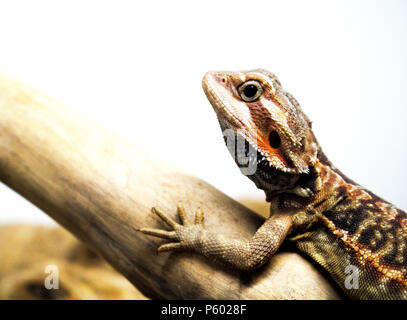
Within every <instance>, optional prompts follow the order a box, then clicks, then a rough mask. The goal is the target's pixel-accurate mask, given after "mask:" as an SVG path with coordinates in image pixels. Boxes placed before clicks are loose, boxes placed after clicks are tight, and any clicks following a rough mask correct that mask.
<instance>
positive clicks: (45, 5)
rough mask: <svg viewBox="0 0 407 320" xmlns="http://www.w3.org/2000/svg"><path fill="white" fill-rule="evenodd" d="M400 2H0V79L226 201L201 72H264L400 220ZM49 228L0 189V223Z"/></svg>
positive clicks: (232, 187) (243, 186)
mask: <svg viewBox="0 0 407 320" xmlns="http://www.w3.org/2000/svg"><path fill="white" fill-rule="evenodd" d="M406 17H407V1H389V0H386V1H370V0H369V1H270V0H269V1H252V0H250V1H249V0H246V1H220V0H217V1H209V0H205V1H199V2H198V1H175V0H171V1H140V2H138V1H127V2H126V1H108V2H106V1H26V2H21V1H3V2H1V4H0V68H2V69H4V70H6V71H7V72H8V73H10V74H12V75H14V76H15V77H17V78H19V79H21V80H23V81H25V82H27V83H29V84H30V85H32V86H34V87H36V88H38V89H40V90H42V91H43V92H45V93H47V94H48V95H50V96H52V97H55V98H56V99H57V100H59V101H61V102H63V103H65V104H67V105H69V106H71V107H72V108H75V109H76V110H78V111H79V112H81V113H82V114H84V115H85V116H86V117H88V118H90V119H92V120H95V121H97V122H99V123H101V124H102V125H104V126H105V127H107V128H109V129H111V130H113V131H115V132H116V133H118V134H120V135H122V136H123V137H125V138H126V139H128V140H131V141H132V142H134V144H136V145H138V146H141V147H143V148H144V149H147V150H149V151H150V152H152V153H154V154H156V155H157V156H159V157H161V158H163V159H165V160H167V161H171V162H172V163H173V164H176V165H177V166H179V167H181V168H184V169H185V170H187V171H189V172H191V173H193V174H196V175H198V176H199V177H201V178H203V179H204V180H206V181H208V182H210V183H211V184H213V185H215V186H216V187H217V188H219V189H221V190H222V191H224V192H226V193H227V194H229V195H231V196H232V197H234V198H239V197H243V196H244V197H255V198H258V199H264V196H263V194H262V193H261V192H260V191H258V190H256V188H255V186H254V185H253V184H252V183H251V182H250V181H249V180H248V179H247V178H245V177H243V176H241V175H240V173H239V171H238V169H237V167H235V165H234V163H233V161H232V159H231V157H230V156H229V154H228V153H227V150H226V148H225V147H224V145H223V140H222V138H221V132H220V130H219V128H218V123H217V120H216V117H215V114H214V112H213V111H212V108H211V107H210V105H209V103H208V102H207V101H206V98H205V96H204V94H203V92H202V89H201V77H202V76H203V74H204V73H205V72H206V71H207V70H216V69H232V70H239V69H249V68H258V67H262V68H266V69H269V70H271V71H273V72H274V73H276V74H277V75H278V76H279V78H280V80H281V82H282V83H283V86H284V87H285V88H286V89H287V90H288V91H289V92H291V93H292V94H293V95H294V96H295V97H296V98H297V100H298V101H299V102H300V104H301V105H302V108H303V109H304V110H305V112H306V113H307V114H308V116H309V117H310V118H311V119H312V120H313V121H314V128H315V133H316V135H317V137H318V139H319V142H320V143H321V145H322V146H323V148H324V150H325V152H326V153H327V155H328V157H329V158H330V159H331V160H332V161H333V162H334V163H335V165H336V166H337V167H338V168H340V169H341V170H342V171H343V172H344V173H345V174H347V175H348V176H349V177H351V178H352V179H354V180H356V181H357V182H359V183H360V184H362V185H364V186H365V187H367V188H369V189H371V190H372V191H373V192H375V193H377V194H378V195H379V196H381V197H383V198H385V199H387V200H389V201H391V202H393V203H394V204H396V205H397V206H399V207H400V208H402V209H404V210H406V209H407V194H406V186H407V183H406V181H407V171H406V167H405V165H406V138H407V134H406V132H407V130H406V128H405V125H406V122H407V121H406V120H407V110H406V109H407V97H406V91H407V90H406V89H407V63H406V59H407V23H406ZM17 221H20V222H41V223H50V222H51V220H50V218H48V217H47V216H46V215H45V214H43V213H42V212H41V211H40V210H38V209H37V208H35V207H34V206H33V205H31V204H30V203H29V202H28V201H26V200H25V199H23V198H21V197H20V196H19V195H17V194H15V193H14V192H13V191H11V190H9V189H8V188H7V187H6V186H4V185H0V223H6V222H7V223H9V222H17Z"/></svg>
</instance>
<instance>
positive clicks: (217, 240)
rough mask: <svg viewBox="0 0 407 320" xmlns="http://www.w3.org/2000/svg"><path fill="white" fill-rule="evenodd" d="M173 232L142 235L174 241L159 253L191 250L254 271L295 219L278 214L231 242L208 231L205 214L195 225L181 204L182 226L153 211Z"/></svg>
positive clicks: (146, 230)
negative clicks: (248, 235)
mask: <svg viewBox="0 0 407 320" xmlns="http://www.w3.org/2000/svg"><path fill="white" fill-rule="evenodd" d="M152 211H153V212H154V213H155V214H157V215H158V216H159V217H160V218H161V219H162V220H163V221H164V222H165V223H166V224H167V225H168V226H169V227H170V228H171V229H172V230H171V231H166V230H160V229H150V228H143V229H140V231H141V232H143V233H145V234H148V235H152V236H156V237H159V238H164V239H168V240H171V241H173V242H171V243H167V244H163V245H161V246H160V247H159V248H158V252H163V251H175V250H191V251H195V252H198V253H200V254H202V255H204V256H205V257H207V258H209V259H211V260H215V261H217V262H220V263H223V264H226V265H230V266H232V267H234V268H237V269H242V270H251V269H255V268H258V267H260V266H262V265H263V264H264V263H265V262H267V261H268V260H269V259H270V257H271V256H272V255H273V254H274V253H275V252H276V251H277V249H278V248H279V247H280V245H281V243H282V242H283V241H284V239H285V237H286V236H287V235H288V233H289V232H290V230H291V227H292V221H291V217H290V216H288V215H284V214H276V215H273V216H272V217H270V218H269V219H267V220H266V221H265V222H264V224H263V225H262V226H261V227H260V228H259V229H258V230H257V231H256V233H255V234H254V235H253V237H252V238H251V239H250V240H248V241H244V240H238V239H228V238H226V237H224V236H223V235H219V234H215V233H212V232H210V231H208V230H205V229H204V224H203V212H202V211H201V210H200V209H198V210H197V211H196V213H195V223H191V222H190V221H189V220H188V218H187V216H186V213H185V210H184V207H183V205H182V204H181V202H179V203H178V216H179V217H180V220H181V224H179V223H176V222H175V221H174V220H172V219H171V218H170V217H168V215H167V214H165V213H164V212H162V211H161V210H159V209H157V208H152Z"/></svg>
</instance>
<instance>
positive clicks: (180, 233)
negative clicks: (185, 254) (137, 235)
mask: <svg viewBox="0 0 407 320" xmlns="http://www.w3.org/2000/svg"><path fill="white" fill-rule="evenodd" d="M151 211H152V212H153V213H155V214H156V215H157V216H159V217H160V218H161V219H162V220H163V221H164V222H165V223H166V224H167V225H168V226H169V227H170V228H171V231H167V230H161V229H152V228H142V229H140V230H139V231H141V232H143V233H145V234H148V235H151V236H155V237H158V238H163V239H167V240H171V241H173V242H170V243H166V244H163V245H161V246H160V247H158V252H164V251H176V250H188V249H193V248H195V247H196V245H197V241H199V237H200V234H201V233H202V232H203V228H204V224H203V220H204V216H203V212H202V210H201V209H200V208H198V209H197V210H196V211H195V223H191V222H190V221H189V219H188V218H187V215H186V213H185V209H184V206H183V205H182V203H181V201H179V202H178V204H177V212H178V216H179V218H180V220H181V224H179V223H177V222H175V221H174V220H173V219H172V218H170V217H169V216H168V215H167V214H166V213H164V212H163V211H161V210H160V209H157V208H155V207H153V208H151Z"/></svg>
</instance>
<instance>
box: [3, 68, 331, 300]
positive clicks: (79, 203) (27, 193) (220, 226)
mask: <svg viewBox="0 0 407 320" xmlns="http://www.w3.org/2000/svg"><path fill="white" fill-rule="evenodd" d="M113 107H114V106H113ZM124 116H125V115H124ZM174 143H176V142H174ZM191 158H193V155H191ZM231 165H232V164H231ZM0 180H1V181H2V182H4V183H5V184H6V185H8V186H9V187H11V188H13V189H14V190H16V191H17V192H18V193H19V194H21V195H22V196H24V197H25V198H27V199H28V200H29V201H31V202H32V203H34V204H35V205H37V206H38V207H40V208H41V209H42V210H44V211H45V212H46V213H47V214H48V215H50V216H51V217H52V218H54V219H55V220H56V221H57V222H58V223H60V224H61V225H63V226H64V227H65V228H67V229H68V230H69V231H71V232H72V233H73V234H74V235H75V236H76V237H78V238H79V239H81V240H82V241H83V242H84V243H85V244H86V245H88V246H89V247H90V248H92V249H93V250H94V251H96V252H98V253H100V254H101V255H102V256H103V257H104V258H105V259H106V260H107V261H108V262H109V263H110V264H111V265H112V266H113V267H114V268H116V269H117V270H118V271H119V272H121V273H122V274H123V275H124V276H125V277H127V279H129V280H130V281H131V282H132V283H133V284H134V285H135V286H136V287H137V288H139V289H140V290H141V291H142V292H143V293H144V294H145V295H147V296H149V297H152V298H162V299H177V298H178V299H184V298H185V299H205V298H208V299H337V298H339V295H338V293H337V291H336V289H335V288H333V287H332V285H331V282H329V281H328V280H327V279H326V278H325V277H324V276H322V275H321V273H320V272H319V269H316V268H315V267H314V265H313V264H312V263H310V262H309V261H308V260H306V259H304V258H303V257H302V256H300V255H299V254H297V253H293V252H288V251H286V252H284V251H281V252H279V253H278V254H277V255H276V256H275V257H274V258H273V259H272V260H271V261H270V263H269V264H267V265H266V266H265V267H264V268H262V269H260V270H258V271H256V272H251V273H247V272H246V273H244V272H239V271H231V270H228V269H225V268H221V267H219V266H218V265H215V264H212V263H210V262H208V261H206V260H205V259H203V258H201V257H199V256H198V255H196V254H190V253H176V254H175V253H173V254H171V253H166V254H160V255H157V254H156V248H157V245H158V244H160V243H162V242H163V241H162V240H157V239H153V238H151V237H148V236H145V235H143V234H141V233H140V232H137V231H136V229H137V228H140V227H162V226H163V224H162V222H161V221H159V220H158V218H157V217H155V216H154V215H153V214H152V213H151V212H150V209H151V207H152V206H158V207H160V208H161V209H163V210H165V211H167V212H168V213H170V214H175V209H176V203H177V201H178V200H182V201H183V202H184V205H185V207H186V209H187V210H188V212H189V214H191V213H192V212H193V210H194V209H195V208H197V207H201V208H203V209H204V212H205V222H206V226H207V228H208V229H211V230H214V231H216V232H221V233H224V234H226V235H228V236H231V237H240V238H248V237H249V236H250V235H251V234H252V233H254V231H255V230H256V228H257V227H258V226H259V225H260V224H261V223H262V218H261V217H260V216H258V215H256V214H254V213H253V212H252V211H250V210H248V209H247V208H245V207H244V206H242V205H240V204H239V203H237V202H236V201H234V200H232V199H230V198H229V197H227V196H226V195H224V194H223V193H221V192H219V191H218V190H216V189H215V188H214V187H212V186H210V185H208V184H207V183H206V182H204V181H202V180H200V179H198V178H196V177H193V176H190V175H188V174H185V173H183V172H181V171H179V170H178V169H174V168H172V167H170V166H168V165H167V164H165V163H162V162H160V161H159V160H157V159H155V158H152V157H151V156H149V155H148V154H147V153H145V152H143V151H141V150H139V149H138V148H136V147H135V146H133V145H132V144H130V143H128V142H126V141H124V140H123V139H122V138H120V137H118V136H116V135H115V134H113V133H111V132H109V131H108V130H106V129H104V128H102V127H100V126H99V125H97V124H94V123H93V122H91V121H89V120H87V119H84V118H83V117H82V116H81V115H79V114H78V113H76V112H74V111H73V110H71V109H69V108H67V107H65V106H63V105H61V104H60V103H58V102H55V101H54V100H53V99H51V98H49V97H47V96H45V95H44V94H42V93H40V92H38V91H36V90H33V89H31V88H30V87H28V86H26V85H24V84H22V83H20V82H16V81H14V80H12V79H10V78H9V77H8V76H6V75H4V74H2V73H0Z"/></svg>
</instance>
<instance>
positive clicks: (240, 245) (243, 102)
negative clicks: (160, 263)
mask: <svg viewBox="0 0 407 320" xmlns="http://www.w3.org/2000/svg"><path fill="white" fill-rule="evenodd" d="M202 84H203V89H204V91H205V94H206V96H207V97H208V100H209V101H210V103H211V104H212V106H213V108H214V110H215V112H216V114H217V117H218V120H219V123H220V127H221V129H222V131H223V132H226V131H229V133H232V134H233V135H234V136H235V138H236V141H239V138H240V139H241V141H243V147H242V146H240V148H239V146H237V147H236V144H235V140H233V143H232V147H231V144H230V140H229V141H228V140H227V139H226V142H227V145H228V144H229V145H228V149H229V151H231V153H232V156H233V157H234V158H235V161H236V162H237V164H238V165H239V166H242V163H241V159H242V158H243V159H244V158H245V157H246V160H247V161H246V165H249V166H250V165H251V166H252V167H253V168H254V169H255V170H252V172H250V173H249V174H247V176H248V177H249V178H250V179H251V180H252V181H253V182H254V183H255V184H256V186H257V187H258V188H260V189H262V190H264V192H265V194H266V200H267V201H270V202H271V215H270V217H269V218H268V219H267V220H266V221H265V222H264V224H263V225H262V226H261V227H260V228H259V229H258V230H257V232H256V233H255V234H254V235H253V237H252V238H251V239H250V240H248V241H245V240H240V239H227V238H225V237H223V236H222V235H219V234H214V233H211V232H210V231H209V230H206V229H204V226H203V213H202V211H200V210H198V211H197V212H196V218H195V223H191V222H189V220H188V219H187V217H186V213H185V211H184V209H183V207H182V204H179V205H178V214H179V216H180V219H181V224H178V223H176V222H174V221H173V220H172V219H171V218H169V217H168V216H167V215H166V214H165V213H163V212H161V211H160V210H158V209H156V208H153V212H155V213H156V214H157V215H159V216H160V217H161V218H162V219H163V220H164V221H165V222H166V223H167V224H168V225H169V226H170V227H171V229H172V230H171V231H165V230H159V229H149V228H144V229H141V231H142V232H144V233H146V234H150V235H153V236H157V237H161V238H165V239H169V240H171V241H172V242H171V243H168V244H164V245H162V246H160V247H159V251H170V250H192V251H195V252H198V253H201V254H203V255H204V256H206V257H208V258H210V259H212V260H215V261H218V262H220V263H224V264H227V265H230V266H232V267H234V268H238V269H243V270H252V269H255V268H258V267H260V266H262V265H263V264H264V263H266V262H267V261H268V260H269V259H270V258H271V256H272V255H273V254H274V253H275V252H276V250H277V249H278V248H279V246H280V245H281V243H282V242H283V241H284V240H285V239H288V240H290V241H293V242H294V243H295V245H296V246H297V247H298V248H299V249H300V250H301V251H303V252H305V253H306V254H308V255H309V256H310V257H311V258H313V259H314V260H315V261H316V262H317V263H319V264H320V265H321V266H322V267H324V268H325V269H326V270H327V271H328V272H329V274H330V275H331V276H332V278H333V279H334V280H335V281H336V282H337V284H338V285H339V286H340V287H341V288H342V290H343V291H344V292H345V293H346V294H347V295H348V296H349V297H351V298H355V299H407V214H406V213H405V212H403V211H402V210H400V209H398V208H396V207H395V206H394V205H392V204H390V203H388V202H386V201H384V200H383V199H381V198H379V197H377V196H376V195H374V194H373V193H372V192H370V191H368V190H366V189H364V188H362V187H361V186H359V185H358V184H357V183H355V182H353V181H352V180H350V179H349V178H347V177H346V176H345V175H344V174H343V173H342V172H340V171H339V170H338V169H337V168H336V167H335V166H334V165H333V164H332V163H331V162H330V161H329V160H328V158H327V157H326V156H325V154H324V153H323V152H322V149H321V147H320V146H319V144H318V142H317V140H316V138H315V136H314V134H313V132H312V128H311V122H310V121H309V119H308V118H307V116H306V115H305V114H304V113H303V112H302V110H301V108H300V106H299V104H298V102H297V101H296V100H295V99H294V97H293V96H292V95H291V94H289V93H288V92H286V91H285V90H284V89H283V88H282V86H281V83H280V81H279V80H278V79H277V77H276V76H275V75H274V74H272V73H270V72H268V71H266V70H263V69H256V70H250V71H242V72H208V73H207V74H206V75H205V76H204V79H203V82H202ZM352 268H353V269H352ZM352 270H353V272H356V279H357V280H356V282H357V283H356V285H355V282H354V281H353V282H352V283H350V282H349V279H350V278H349V276H350V273H351V272H352ZM352 279H353V280H354V279H355V278H352Z"/></svg>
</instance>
